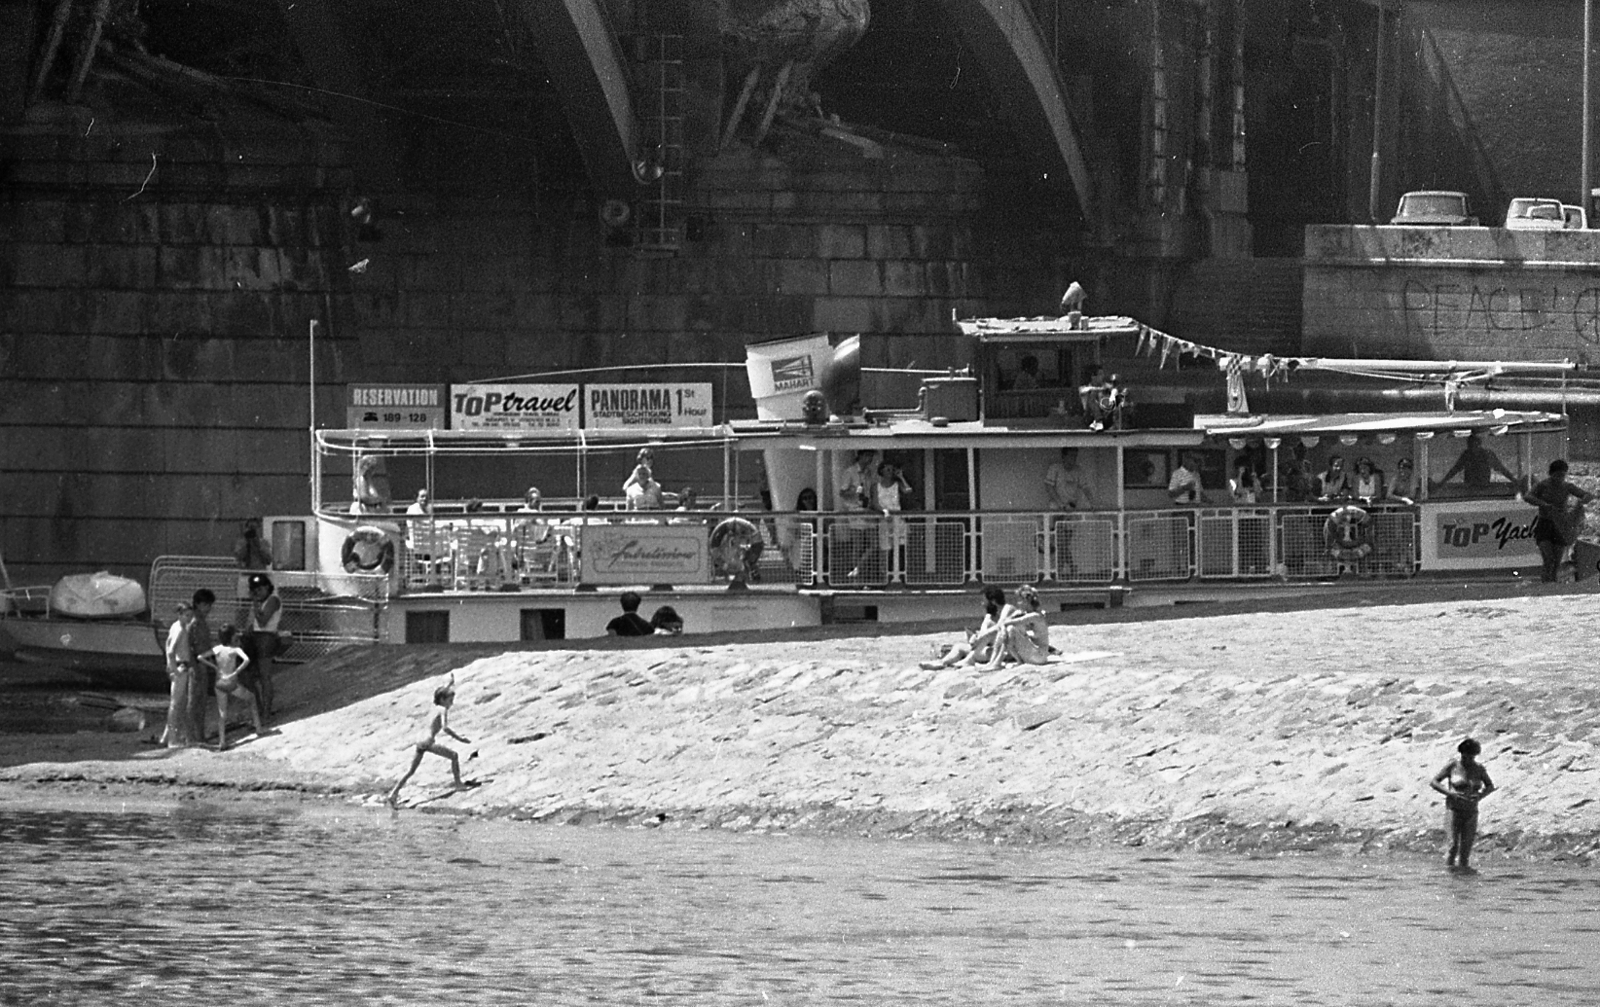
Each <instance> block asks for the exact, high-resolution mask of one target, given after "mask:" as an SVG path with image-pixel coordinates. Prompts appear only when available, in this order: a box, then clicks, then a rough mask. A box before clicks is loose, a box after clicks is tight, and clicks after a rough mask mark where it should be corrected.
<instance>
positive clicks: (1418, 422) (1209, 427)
mask: <svg viewBox="0 0 1600 1007" xmlns="http://www.w3.org/2000/svg"><path fill="white" fill-rule="evenodd" d="M1194 425H1195V427H1196V428H1198V429H1201V430H1204V431H1205V432H1206V434H1208V435H1210V436H1233V437H1237V436H1240V435H1245V436H1252V437H1276V436H1289V437H1309V436H1314V435H1319V434H1344V433H1350V434H1380V433H1392V434H1415V433H1421V434H1423V435H1425V436H1428V435H1432V434H1435V433H1458V434H1459V435H1460V436H1465V435H1466V432H1467V431H1472V430H1477V431H1486V432H1488V433H1491V434H1504V433H1510V432H1512V431H1519V432H1523V433H1531V432H1535V431H1544V430H1562V429H1565V428H1566V426H1567V418H1566V417H1565V416H1562V415H1561V414H1560V413H1543V412H1513V411H1509V410H1505V409H1487V410H1468V411H1462V412H1440V411H1429V412H1401V413H1318V414H1316V415H1305V416H1272V415H1266V416H1230V415H1209V416H1196V417H1195V418H1194Z"/></svg>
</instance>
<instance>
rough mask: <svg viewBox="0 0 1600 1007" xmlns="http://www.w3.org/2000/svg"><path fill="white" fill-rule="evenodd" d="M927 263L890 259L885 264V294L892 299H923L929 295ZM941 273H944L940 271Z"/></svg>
mask: <svg viewBox="0 0 1600 1007" xmlns="http://www.w3.org/2000/svg"><path fill="white" fill-rule="evenodd" d="M926 265H927V264H926V263H923V262H918V261H914V260H905V259H890V260H887V261H885V262H884V263H883V292H884V294H886V295H888V296H890V297H923V296H926V295H927V294H928V293H929V283H928V276H927V272H928V271H927V268H926ZM940 272H943V271H942V270H940Z"/></svg>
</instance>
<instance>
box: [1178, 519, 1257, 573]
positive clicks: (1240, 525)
mask: <svg viewBox="0 0 1600 1007" xmlns="http://www.w3.org/2000/svg"><path fill="white" fill-rule="evenodd" d="M1195 529H1196V534H1197V536H1198V538H1199V542H1198V546H1199V548H1198V556H1197V565H1198V567H1199V574H1200V576H1201V577H1211V578H1221V577H1227V578H1242V577H1243V578H1248V577H1270V576H1272V575H1273V566H1274V564H1273V556H1272V543H1273V539H1274V535H1273V520H1272V511H1271V510H1269V509H1266V508H1262V509H1259V510H1257V509H1252V508H1248V507H1222V508H1217V509H1214V510H1201V511H1200V512H1198V513H1197V514H1196V522H1195Z"/></svg>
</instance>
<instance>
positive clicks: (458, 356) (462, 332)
mask: <svg viewBox="0 0 1600 1007" xmlns="http://www.w3.org/2000/svg"><path fill="white" fill-rule="evenodd" d="M508 340H509V337H508V335H507V332H506V330H504V329H457V330H455V363H456V364H457V365H458V366H465V367H468V368H469V369H476V370H478V371H479V372H480V373H493V372H495V371H496V370H498V369H499V368H500V367H502V366H503V365H504V362H505V359H506V345H507V342H508Z"/></svg>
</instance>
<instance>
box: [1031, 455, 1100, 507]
mask: <svg viewBox="0 0 1600 1007" xmlns="http://www.w3.org/2000/svg"><path fill="white" fill-rule="evenodd" d="M1044 488H1045V492H1046V493H1048V494H1049V495H1050V509H1051V510H1058V511H1068V510H1092V509H1093V508H1094V506H1095V503H1094V496H1093V494H1091V493H1090V492H1089V487H1088V486H1086V485H1085V484H1084V481H1083V473H1082V472H1081V471H1080V470H1079V469H1078V449H1077V448H1062V449H1061V457H1060V458H1059V459H1058V460H1056V461H1053V462H1051V463H1050V467H1049V468H1047V469H1045V471H1044Z"/></svg>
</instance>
